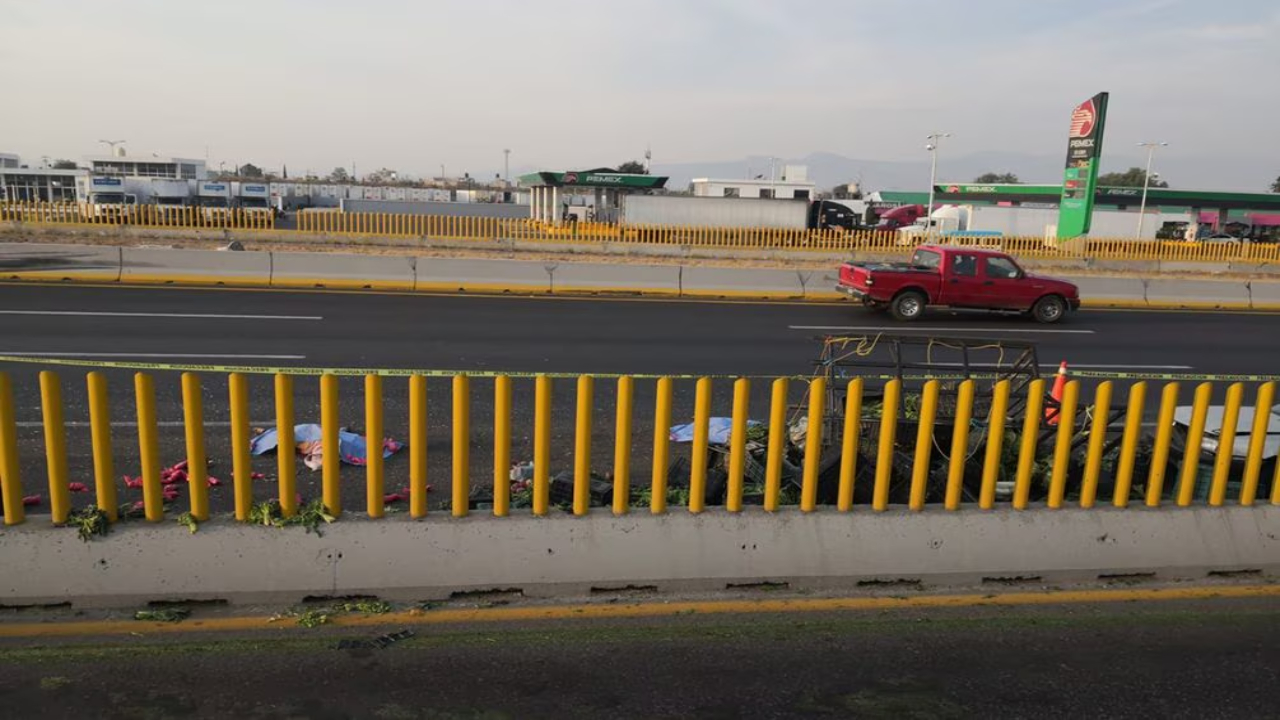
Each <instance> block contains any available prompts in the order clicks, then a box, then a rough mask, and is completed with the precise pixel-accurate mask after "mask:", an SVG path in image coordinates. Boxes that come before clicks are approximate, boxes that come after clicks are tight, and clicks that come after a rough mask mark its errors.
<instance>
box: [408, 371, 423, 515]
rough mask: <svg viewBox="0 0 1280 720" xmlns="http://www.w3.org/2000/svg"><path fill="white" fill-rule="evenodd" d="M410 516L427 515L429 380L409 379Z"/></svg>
mask: <svg viewBox="0 0 1280 720" xmlns="http://www.w3.org/2000/svg"><path fill="white" fill-rule="evenodd" d="M409 516H410V517H412V518H414V519H415V520H417V519H421V518H424V517H426V516H427V379H426V378H425V377H423V376H422V375H412V376H410V377H409Z"/></svg>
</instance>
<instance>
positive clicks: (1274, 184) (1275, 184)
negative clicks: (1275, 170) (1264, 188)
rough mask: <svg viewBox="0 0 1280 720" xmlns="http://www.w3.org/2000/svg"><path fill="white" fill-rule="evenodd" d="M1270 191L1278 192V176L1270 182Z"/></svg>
mask: <svg viewBox="0 0 1280 720" xmlns="http://www.w3.org/2000/svg"><path fill="white" fill-rule="evenodd" d="M1271 192H1273V193H1280V177H1278V178H1276V181H1275V182H1273V183H1271Z"/></svg>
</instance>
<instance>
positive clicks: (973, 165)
mask: <svg viewBox="0 0 1280 720" xmlns="http://www.w3.org/2000/svg"><path fill="white" fill-rule="evenodd" d="M1156 160H1157V163H1156V165H1155V166H1154V167H1153V172H1158V173H1159V175H1160V178H1161V179H1162V180H1164V181H1166V182H1168V183H1169V186H1170V187H1171V188H1174V189H1184V190H1224V191H1238V192H1267V190H1268V188H1269V187H1270V186H1271V183H1272V182H1274V181H1275V179H1276V175H1277V174H1278V173H1280V162H1267V161H1259V160H1257V159H1253V160H1250V159H1240V158H1205V157H1177V156H1169V157H1163V158H1162V157H1159V156H1157V158H1156ZM1064 161H1065V152H1064V153H1063V154H1062V155H1032V154H1023V153H1013V152H995V151H992V152H980V153H972V154H968V155H957V156H949V155H947V154H945V153H941V154H939V155H938V182H939V183H950V182H972V181H973V179H974V178H976V177H978V176H979V175H982V174H983V173H988V172H996V173H1007V172H1011V173H1013V174H1015V175H1017V176H1018V178H1019V179H1020V180H1021V181H1022V182H1024V183H1037V184H1059V183H1061V182H1062V170H1063V165H1064ZM1145 164H1146V157H1145V156H1139V155H1104V156H1103V158H1102V172H1104V173H1106V172H1112V171H1117V172H1123V171H1124V170H1127V169H1129V168H1131V167H1142V166H1143V165H1145ZM770 165H771V161H770V159H769V158H768V157H764V156H750V157H746V158H743V159H742V160H733V161H728V162H701V163H699V162H693V163H654V164H653V167H652V172H653V173H654V174H655V175H667V176H669V177H670V178H671V180H670V181H669V182H668V183H667V187H669V188H672V189H683V188H684V187H685V186H686V185H687V184H688V183H689V181H690V180H692V179H694V178H702V177H706V178H720V179H726V178H749V177H756V176H758V175H763V176H764V177H766V178H767V177H769V176H770ZM772 165H773V167H774V171H775V172H776V174H777V176H778V177H781V174H782V167H783V166H784V165H804V166H806V167H807V168H808V173H809V180H810V181H811V182H813V183H815V184H816V185H817V186H818V188H819V189H823V190H829V189H831V188H832V187H834V186H836V185H840V184H844V183H849V182H857V183H859V184H860V185H861V187H862V188H863V190H864V191H874V190H917V191H924V190H927V189H928V186H929V159H928V157H927V156H926V157H925V158H924V159H922V160H912V161H893V160H860V159H855V158H848V157H844V156H843V155H838V154H836V153H830V152H814V153H810V154H809V155H807V156H805V157H800V158H786V159H783V158H779V159H777V160H774V161H772Z"/></svg>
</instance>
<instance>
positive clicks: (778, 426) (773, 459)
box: [764, 378, 789, 512]
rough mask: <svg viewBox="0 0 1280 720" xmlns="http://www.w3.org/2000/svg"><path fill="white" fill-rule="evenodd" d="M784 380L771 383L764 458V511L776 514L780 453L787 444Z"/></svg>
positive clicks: (779, 490)
mask: <svg viewBox="0 0 1280 720" xmlns="http://www.w3.org/2000/svg"><path fill="white" fill-rule="evenodd" d="M788 384H789V383H788V381H787V379H786V378H778V379H777V380H774V381H773V398H772V400H773V402H772V403H771V405H770V407H769V449H768V455H767V456H766V458H765V479H764V509H765V510H767V511H769V512H776V511H777V509H778V501H779V495H781V494H782V453H783V452H784V451H785V450H786V442H787V390H788Z"/></svg>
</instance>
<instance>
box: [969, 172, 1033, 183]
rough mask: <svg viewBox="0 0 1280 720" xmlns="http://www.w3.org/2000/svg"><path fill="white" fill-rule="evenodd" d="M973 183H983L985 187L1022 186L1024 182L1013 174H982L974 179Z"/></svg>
mask: <svg viewBox="0 0 1280 720" xmlns="http://www.w3.org/2000/svg"><path fill="white" fill-rule="evenodd" d="M973 181H974V182H976V183H981V184H983V185H1021V184H1022V181H1021V180H1019V179H1018V176H1017V175H1014V174H1013V173H1011V172H1007V173H993V172H989V173H982V174H981V175H979V176H978V177H976V178H974V179H973Z"/></svg>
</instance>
